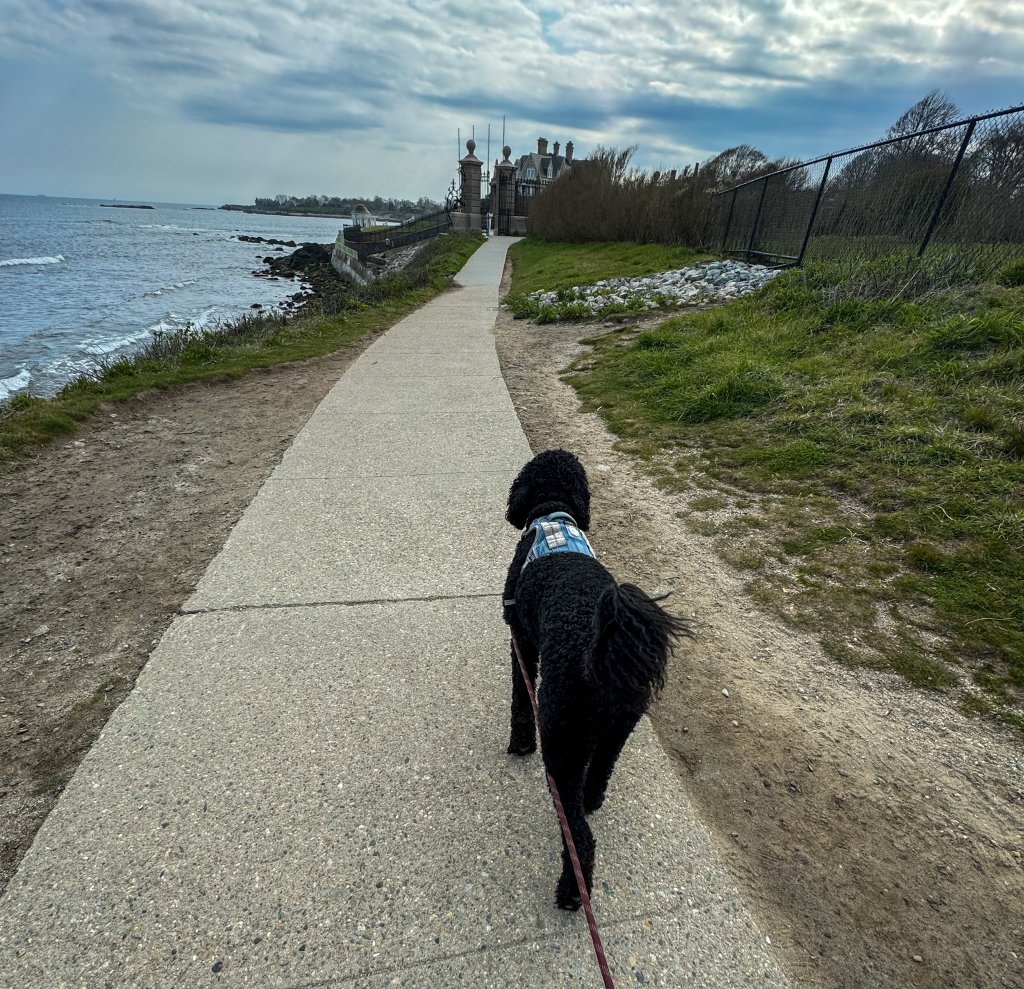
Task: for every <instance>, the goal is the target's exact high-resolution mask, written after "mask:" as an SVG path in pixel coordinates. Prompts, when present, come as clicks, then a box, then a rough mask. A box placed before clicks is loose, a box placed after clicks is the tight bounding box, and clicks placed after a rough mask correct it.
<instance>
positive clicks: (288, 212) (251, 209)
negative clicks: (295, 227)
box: [218, 203, 352, 220]
mask: <svg viewBox="0 0 1024 989" xmlns="http://www.w3.org/2000/svg"><path fill="white" fill-rule="evenodd" d="M218 209H226V210H233V211H234V212H235V213H262V214H263V215H265V216H324V217H327V218H328V219H330V218H331V217H334V218H335V219H338V220H348V219H350V218H351V217H352V212H351V210H349V211H348V212H347V213H339V212H337V211H336V210H318V209H302V210H297V209H260V208H259V207H258V206H236V205H234V204H231V203H229V204H227V205H225V206H219V207H218Z"/></svg>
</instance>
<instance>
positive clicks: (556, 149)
mask: <svg viewBox="0 0 1024 989" xmlns="http://www.w3.org/2000/svg"><path fill="white" fill-rule="evenodd" d="M560 147H561V145H560V144H559V143H558V142H557V141H555V146H554V147H553V148H552V149H551V153H552V154H553V155H554V156H555V157H556V158H557V157H558V149H559V148H560Z"/></svg>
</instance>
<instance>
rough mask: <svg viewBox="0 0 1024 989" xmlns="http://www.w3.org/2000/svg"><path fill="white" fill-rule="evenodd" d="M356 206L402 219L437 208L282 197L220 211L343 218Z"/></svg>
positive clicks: (377, 200) (423, 200) (423, 202)
mask: <svg viewBox="0 0 1024 989" xmlns="http://www.w3.org/2000/svg"><path fill="white" fill-rule="evenodd" d="M357 206H365V207H366V208H367V209H368V210H369V211H370V212H371V213H372V214H373V215H374V216H376V217H385V216H392V217H395V218H396V219H406V218H409V217H413V216H418V215H419V214H421V213H430V212H433V211H434V210H438V209H440V208H441V204H440V203H436V202H434V200H432V199H428V198H427V197H426V196H421V197H420V198H419V199H417V200H416V201H415V202H414V201H413V200H411V199H394V198H391V197H388V198H384V197H382V196H373V197H366V196H286V195H277V196H274V197H273V198H265V199H263V198H259V197H257V198H256V201H255V204H254V205H252V206H239V205H233V204H228V205H225V206H221V209H228V210H241V211H243V212H250V213H312V214H321V215H324V216H334V215H342V216H347V215H350V214H351V213H352V211H353V210H354V209H355V208H356V207H357Z"/></svg>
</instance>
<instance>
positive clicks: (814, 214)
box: [796, 158, 832, 268]
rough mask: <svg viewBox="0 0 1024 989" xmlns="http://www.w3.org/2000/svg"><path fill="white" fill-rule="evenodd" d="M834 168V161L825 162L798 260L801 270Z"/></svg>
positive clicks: (797, 263) (797, 264)
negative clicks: (826, 186) (823, 195)
mask: <svg viewBox="0 0 1024 989" xmlns="http://www.w3.org/2000/svg"><path fill="white" fill-rule="evenodd" d="M831 167H832V159H831V158H829V159H828V161H826V162H825V172H824V174H823V175H822V176H821V185H819V186H818V195H817V196H815V197H814V208H813V209H812V210H811V218H810V219H809V220H808V221H807V231H806V233H805V234H804V242H803V243H802V244H801V245H800V257H798V258H797V259H796V266H797V267H798V268H799V267H800V265H802V264H803V263H804V255H805V254H806V253H807V245H808V244H809V243H810V240H811V231H812V230H813V229H814V220H815V217H817V215H818V206H819V205H820V204H821V194H822V193H823V192H824V191H825V183H826V182H827V181H828V173H829V169H830V168H831Z"/></svg>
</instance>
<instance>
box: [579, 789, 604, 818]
mask: <svg viewBox="0 0 1024 989" xmlns="http://www.w3.org/2000/svg"><path fill="white" fill-rule="evenodd" d="M603 803H604V794H603V793H587V792H584V794H583V813H584V814H593V813H594V811H595V810H600V809H601V805H602V804H603Z"/></svg>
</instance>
